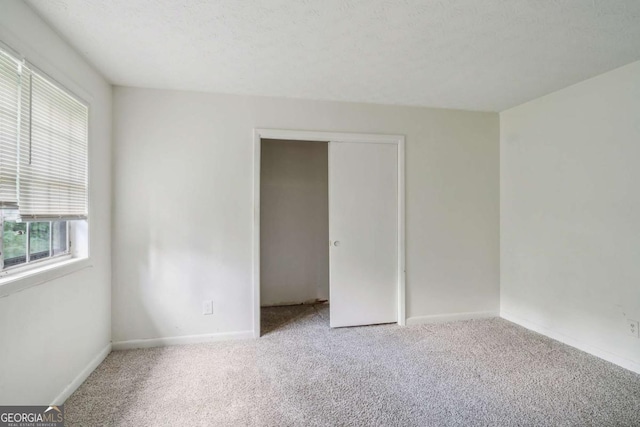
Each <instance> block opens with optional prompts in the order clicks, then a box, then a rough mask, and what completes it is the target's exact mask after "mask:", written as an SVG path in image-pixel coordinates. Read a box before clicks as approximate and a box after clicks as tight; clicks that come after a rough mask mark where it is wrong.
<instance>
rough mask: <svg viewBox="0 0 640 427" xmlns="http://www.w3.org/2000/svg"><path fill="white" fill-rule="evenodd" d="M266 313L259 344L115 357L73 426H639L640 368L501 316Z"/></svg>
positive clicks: (91, 382)
mask: <svg viewBox="0 0 640 427" xmlns="http://www.w3.org/2000/svg"><path fill="white" fill-rule="evenodd" d="M328 315H329V313H328V307H327V306H326V305H325V306H315V307H314V306H297V307H279V308H270V309H264V310H263V325H264V332H265V333H266V334H265V335H264V336H263V337H262V338H260V339H258V340H247V341H235V342H223V343H210V344H197V345H187V346H176V347H165V348H152V349H143V350H130V351H116V352H113V353H111V354H110V355H109V357H108V358H107V359H106V360H105V361H104V362H103V363H102V364H101V365H100V366H99V367H98V369H96V370H95V372H93V373H92V374H91V376H90V377H89V378H88V379H87V381H86V382H85V383H84V384H83V385H82V386H81V387H80V388H79V389H78V390H77V391H76V392H75V393H74V394H73V395H72V396H71V397H70V398H69V399H68V400H67V402H66V405H65V412H66V418H67V420H68V425H86V426H98V425H126V426H245V425H249V426H640V376H639V375H636V374H634V373H632V372H629V371H626V370H624V369H622V368H619V367H617V366H615V365H612V364H610V363H608V362H605V361H602V360H600V359H597V358H595V357H592V356H590V355H588V354H585V353H583V352H581V351H578V350H575V349H573V348H571V347H568V346H565V345H563V344H561V343H558V342H556V341H553V340H550V339H548V338H546V337H544V336H541V335H538V334H536V333H533V332H530V331H527V330H526V329H524V328H521V327H519V326H516V325H514V324H512V323H509V322H507V321H505V320H501V319H490V320H479V321H466V322H455V323H448V324H437V325H423V326H412V327H406V328H401V327H398V326H396V325H383V326H368V327H360V328H342V329H333V330H332V329H329V327H328Z"/></svg>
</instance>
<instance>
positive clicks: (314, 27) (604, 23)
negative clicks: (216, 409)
mask: <svg viewBox="0 0 640 427" xmlns="http://www.w3.org/2000/svg"><path fill="white" fill-rule="evenodd" d="M29 3H30V4H31V5H32V7H33V8H34V9H35V10H36V11H37V12H38V13H39V14H40V15H41V16H42V17H43V18H44V19H46V20H47V21H48V22H49V23H50V24H52V25H53V26H54V27H55V28H56V29H57V30H58V31H59V32H60V33H61V34H62V35H63V36H64V37H65V38H66V39H67V40H69V41H70V42H71V43H72V44H73V45H75V47H76V48H77V49H78V51H80V52H81V53H83V54H84V55H85V56H86V57H87V58H88V60H89V61H90V62H92V63H93V64H94V65H95V66H96V67H97V68H98V69H99V70H100V71H101V72H102V73H103V74H104V75H105V76H106V77H107V78H108V79H109V80H110V81H111V82H112V83H114V84H118V85H127V86H140V87H155V88H167V89H187V90H197V91H211V92H226V93H237V94H254V95H273V96H284V97H295V98H310V99H328V100H341V101H361V102H374V103H385V104H404V105H423V106H430V107H443V108H456V109H468V110H484V111H501V110H504V109H506V108H509V107H512V106H515V105H518V104H521V103H523V102H525V101H528V100H531V99H534V98H537V97H539V96H541V95H544V94H547V93H549V92H552V91H554V90H557V89H560V88H563V87H566V86H569V85H571V84H573V83H577V82H579V81H581V80H584V79H586V78H589V77H592V76H595V75H597V74H600V73H603V72H605V71H608V70H611V69H614V68H616V67H619V66H622V65H625V64H628V63H630V62H633V61H636V60H638V59H640V0H482V1H479V0H404V1H400V0H395V1H393V0H388V1H385V0H29Z"/></svg>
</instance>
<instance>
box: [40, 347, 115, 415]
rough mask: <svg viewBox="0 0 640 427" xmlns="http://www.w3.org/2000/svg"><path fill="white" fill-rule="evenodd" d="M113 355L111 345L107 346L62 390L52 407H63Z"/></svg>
mask: <svg viewBox="0 0 640 427" xmlns="http://www.w3.org/2000/svg"><path fill="white" fill-rule="evenodd" d="M109 353H111V343H109V344H107V345H106V346H105V347H104V348H103V349H102V350H100V353H98V354H97V355H96V357H94V358H93V359H92V360H91V362H89V364H88V365H87V366H85V367H84V369H83V370H82V371H81V372H80V373H79V374H78V375H77V376H76V377H75V378H74V379H73V381H71V383H70V384H69V385H68V386H66V387H65V388H64V390H62V392H61V393H60V394H59V395H58V396H56V398H55V399H53V402H52V403H51V404H52V405H62V404H63V403H64V401H65V400H67V399H68V398H69V396H71V395H72V394H73V392H74V391H76V390H77V389H78V387H80V385H81V384H82V383H83V382H84V380H86V379H87V377H88V376H89V375H91V373H92V372H93V371H94V370H95V369H96V368H97V367H98V365H100V364H101V363H102V361H103V360H104V359H105V358H106V357H107V356H108V355H109Z"/></svg>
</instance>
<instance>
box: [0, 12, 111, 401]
mask: <svg viewBox="0 0 640 427" xmlns="http://www.w3.org/2000/svg"><path fill="white" fill-rule="evenodd" d="M0 40H1V41H2V42H3V43H4V44H6V45H9V46H10V47H12V48H13V49H14V50H16V51H18V52H20V53H22V54H23V55H25V56H26V58H27V59H29V60H30V61H31V62H32V63H34V64H35V65H36V66H37V67H38V68H40V69H41V70H43V71H44V72H46V73H47V74H48V75H50V76H51V77H53V78H54V79H55V80H57V81H58V82H60V83H61V84H62V85H64V86H65V87H67V88H68V89H70V90H72V91H73V92H75V93H76V94H78V95H80V96H81V97H82V98H84V99H85V100H86V101H88V102H89V104H90V113H89V114H90V116H89V120H90V123H89V180H90V194H89V215H90V242H91V244H90V254H91V258H90V262H89V265H90V267H87V268H84V269H82V270H79V271H75V272H72V273H70V274H69V275H67V276H64V277H60V278H57V279H55V280H51V281H48V282H45V283H42V284H40V285H37V286H33V287H31V288H28V289H25V290H23V291H20V292H16V293H12V294H10V295H8V296H5V297H3V298H0V405H8V404H30V405H46V404H49V403H51V402H53V401H54V399H55V398H56V397H57V396H60V394H61V393H62V392H63V391H64V390H65V388H67V387H68V386H69V385H71V384H72V382H73V381H74V380H76V379H77V378H78V376H80V378H82V376H83V375H85V374H88V373H89V372H90V370H89V371H86V370H85V368H87V367H88V366H92V364H95V362H96V361H99V358H100V357H102V356H104V355H106V351H108V348H109V345H110V337H111V261H110V259H111V257H110V240H111V238H110V235H111V231H110V229H111V213H110V212H111V162H110V159H111V86H110V85H109V84H108V83H107V82H106V81H105V80H104V79H103V78H102V77H101V76H100V75H99V74H98V73H97V72H95V71H94V70H93V69H92V68H91V67H90V66H89V65H88V64H87V63H86V62H85V61H84V60H82V58H81V57H80V56H79V55H78V54H77V53H76V52H75V51H73V50H72V49H71V48H70V47H68V46H67V44H66V43H65V42H64V41H63V40H62V39H61V38H60V37H59V36H58V35H57V34H56V33H55V32H54V31H53V30H51V28H50V27H48V26H47V25H46V24H45V23H44V22H43V21H42V20H41V19H40V18H39V17H38V16H37V15H36V14H35V13H34V12H33V11H32V10H31V9H30V8H29V7H28V6H27V5H26V4H25V3H24V2H21V1H2V2H1V4H0ZM96 358H97V359H96ZM74 384H75V385H77V383H74ZM68 392H69V389H67V393H68ZM57 403H61V402H57Z"/></svg>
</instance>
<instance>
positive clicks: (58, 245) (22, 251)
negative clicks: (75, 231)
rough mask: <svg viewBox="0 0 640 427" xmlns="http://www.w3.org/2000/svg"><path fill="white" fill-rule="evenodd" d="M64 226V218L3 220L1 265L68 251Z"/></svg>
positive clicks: (28, 261) (47, 256)
mask: <svg viewBox="0 0 640 427" xmlns="http://www.w3.org/2000/svg"><path fill="white" fill-rule="evenodd" d="M67 230H68V228H67V222H66V221H52V222H50V221H46V222H12V221H5V222H4V226H3V233H2V240H3V242H2V246H3V253H2V256H3V259H4V268H5V269H6V268H9V267H13V266H16V265H20V264H25V263H30V262H33V261H37V260H40V259H46V258H49V257H52V256H57V255H62V254H66V253H68V252H69V243H68V241H69V239H68V232H67ZM27 239H28V240H27Z"/></svg>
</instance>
